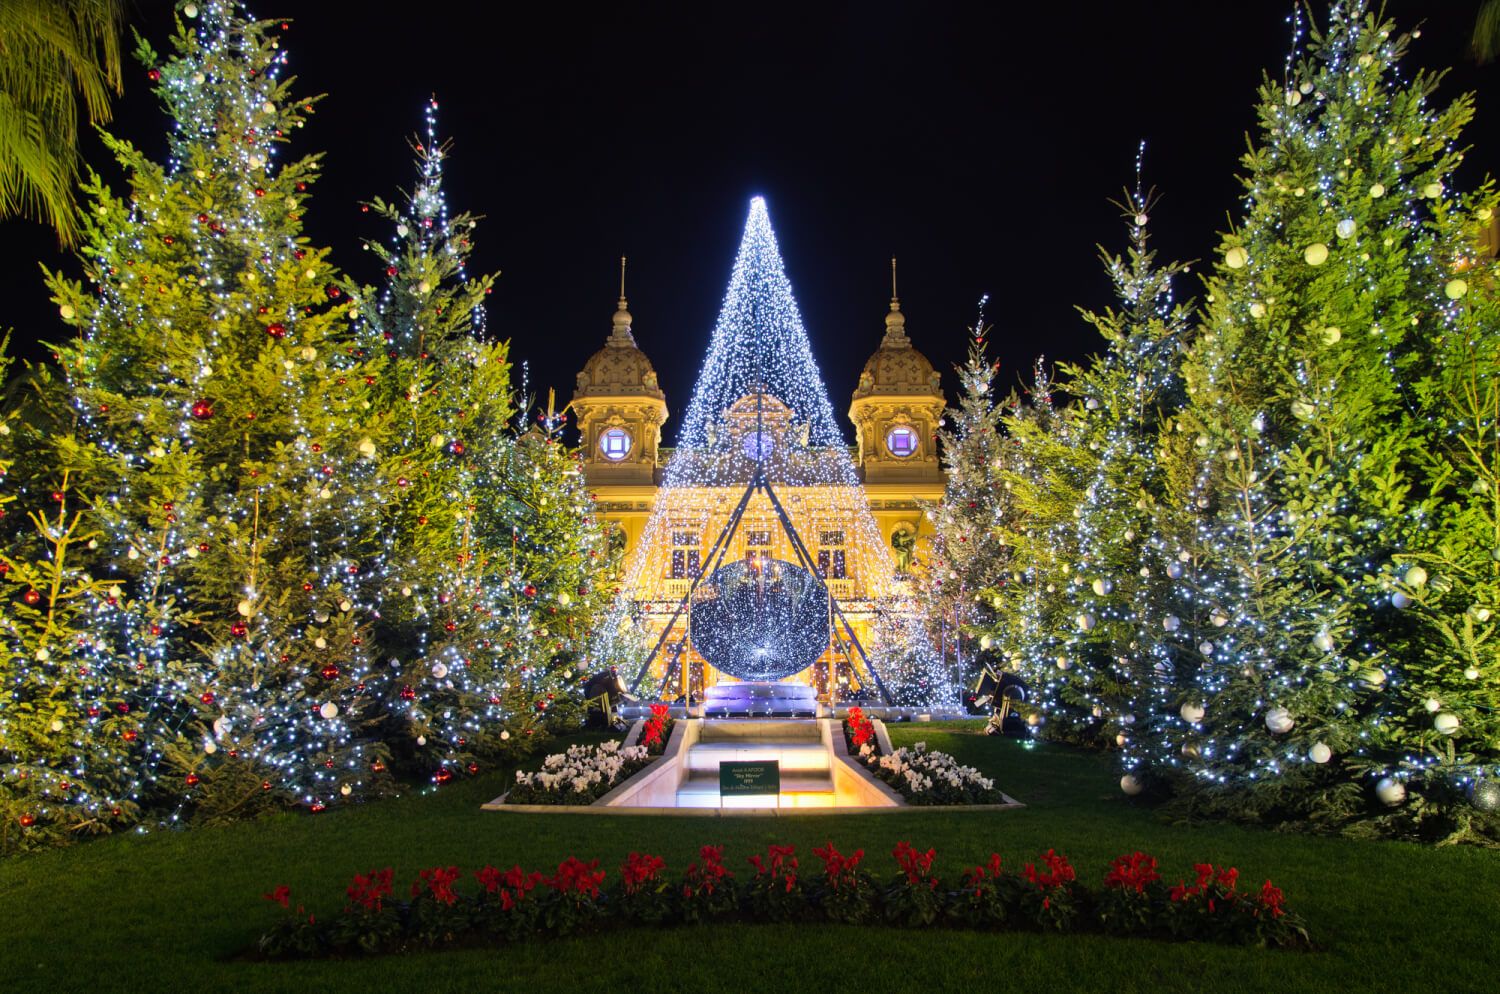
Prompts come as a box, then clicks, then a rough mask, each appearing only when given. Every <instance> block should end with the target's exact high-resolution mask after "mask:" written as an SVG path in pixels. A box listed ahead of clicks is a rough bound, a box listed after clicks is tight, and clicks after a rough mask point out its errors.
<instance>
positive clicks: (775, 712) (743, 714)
mask: <svg viewBox="0 0 1500 994" xmlns="http://www.w3.org/2000/svg"><path fill="white" fill-rule="evenodd" d="M817 714H818V694H817V691H815V690H814V689H813V688H812V687H809V686H808V685H807V684H805V683H718V684H714V685H713V686H712V687H709V688H708V689H707V690H706V691H704V692H703V716H704V717H705V718H813V717H816V716H817Z"/></svg>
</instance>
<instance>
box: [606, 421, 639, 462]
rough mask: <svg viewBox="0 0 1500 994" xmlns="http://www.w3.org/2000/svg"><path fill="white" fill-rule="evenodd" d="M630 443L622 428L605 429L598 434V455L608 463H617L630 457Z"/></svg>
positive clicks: (630, 440) (626, 432)
mask: <svg viewBox="0 0 1500 994" xmlns="http://www.w3.org/2000/svg"><path fill="white" fill-rule="evenodd" d="M632 442H633V440H632V439H631V437H630V432H628V431H626V430H625V429H624V428H606V429H605V430H604V431H602V432H600V433H599V454H600V455H601V456H603V457H604V458H606V459H608V460H609V461H610V462H619V461H620V460H621V459H624V458H625V457H626V456H628V455H630V448H631V445H632Z"/></svg>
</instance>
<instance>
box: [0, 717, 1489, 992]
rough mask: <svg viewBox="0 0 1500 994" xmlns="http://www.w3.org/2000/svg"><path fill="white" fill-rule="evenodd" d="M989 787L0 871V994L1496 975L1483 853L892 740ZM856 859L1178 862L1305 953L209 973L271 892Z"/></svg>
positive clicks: (414, 821)
mask: <svg viewBox="0 0 1500 994" xmlns="http://www.w3.org/2000/svg"><path fill="white" fill-rule="evenodd" d="M892 735H893V738H894V739H895V740H896V743H897V744H898V745H902V744H910V743H911V742H914V741H917V740H919V739H925V740H926V741H927V743H928V744H929V745H930V746H931V747H933V748H939V749H943V750H945V751H949V752H952V753H954V754H955V755H956V756H958V757H959V758H960V759H961V760H963V761H965V762H968V763H971V764H973V765H976V766H978V767H980V768H981V769H983V770H985V771H986V772H987V773H990V774H991V775H993V776H995V777H996V778H997V780H998V782H999V785H1000V786H1001V787H1002V788H1003V789H1004V790H1005V791H1006V792H1007V793H1009V794H1011V795H1012V796H1014V797H1016V798H1017V799H1018V800H1021V801H1024V802H1026V803H1027V804H1028V805H1029V806H1028V807H1027V808H1025V809H1022V810H1017V811H1000V812H972V813H957V814H954V813H949V812H942V813H931V812H927V813H924V812H921V811H913V812H910V813H901V814H895V815H879V816H865V817H861V816H820V817H809V818H781V819H770V818H739V819H699V818H628V817H608V818H597V819H596V818H590V817H583V816H577V815H556V816H554V815H517V814H495V813H485V812H481V811H480V810H479V807H478V806H479V804H480V802H482V801H484V800H488V799H489V798H490V797H493V796H494V795H495V794H497V793H499V792H500V790H501V789H502V785H503V783H504V777H503V775H502V774H498V773H497V774H496V775H494V776H493V777H489V778H483V779H479V780H476V781H474V782H469V783H463V784H455V785H450V786H449V787H445V788H444V789H443V790H442V791H441V792H440V793H438V794H436V795H429V796H413V797H407V798H403V799H399V800H394V801H388V802H383V803H378V804H372V805H370V806H369V807H368V808H364V809H362V810H358V811H351V812H345V813H338V814H330V815H322V816H318V817H304V816H296V817H294V816H284V817H280V818H277V819H274V820H269V821H262V822H258V823H253V824H243V825H235V826H231V827H227V828H221V829H208V830H201V831H191V832H182V833H156V834H153V835H149V836H145V837H126V838H115V839H105V840H101V841H97V842H92V843H88V844H85V845H81V846H78V847H75V848H73V849H70V850H63V851H58V852H50V853H44V854H40V855H36V856H27V857H21V858H18V859H12V860H9V861H6V862H3V863H0V989H3V990H6V991H10V990H15V991H37V992H51V991H57V992H63V991H92V992H103V991H133V992H135V991H146V992H158V991H210V990H213V991H234V992H256V991H287V992H297V994H307V992H309V991H361V992H376V991H378V992H385V991H407V990H411V991H443V992H446V991H452V992H464V994H471V992H476V991H494V990H526V991H532V992H539V991H549V990H567V991H569V992H582V991H595V990H597V991H644V990H667V991H671V990H686V991H713V992H718V991H722V992H733V994H744V992H746V991H751V990H777V991H780V990H813V989H815V988H822V989H839V990H869V991H887V990H898V991H905V990H910V991H923V992H926V991H964V992H974V991H984V992H989V991H1026V992H1033V994H1034V992H1038V991H1042V992H1049V991H1057V992H1065V991H1066V992H1072V991H1098V992H1101V994H1106V992H1107V994H1128V992H1134V991H1141V992H1145V991H1153V992H1155V991H1205V990H1207V991H1212V992H1213V994H1229V992H1233V991H1262V990H1264V991H1277V992H1294V991H1308V992H1318V994H1327V992H1333V991H1373V990H1383V991H1410V990H1442V991H1446V992H1465V991H1475V992H1478V991H1489V990H1494V989H1496V986H1495V985H1496V984H1497V982H1500V981H1497V978H1500V942H1497V940H1496V936H1497V934H1500V898H1497V896H1496V895H1500V853H1496V852H1490V851H1481V850H1475V849H1442V850H1434V849H1429V848H1423V847H1420V846H1415V845H1407V844H1396V843H1372V842H1352V841H1344V840H1339V839H1329V838H1316V837H1304V836H1296V835H1278V834H1274V833H1270V832H1265V831H1260V830H1256V829H1248V828H1240V827H1231V826H1209V827H1201V826H1198V827H1187V826H1173V825H1167V824H1164V823H1162V822H1161V821H1159V820H1158V819H1157V818H1156V817H1155V816H1154V815H1153V814H1152V813H1151V812H1150V811H1148V810H1145V809H1142V808H1139V807H1136V806H1134V805H1132V804H1131V803H1129V802H1127V801H1125V800H1124V799H1123V798H1122V797H1121V795H1120V793H1119V790H1118V788H1117V787H1116V785H1115V781H1116V774H1115V773H1113V772H1112V771H1111V769H1110V767H1109V765H1108V761H1107V760H1105V759H1103V758H1101V757H1098V756H1094V755H1090V754H1087V753H1081V752H1075V751H1072V750H1069V749H1065V748H1061V747H1055V746H1046V745H1038V746H1036V747H1035V748H1034V749H1030V750H1027V749H1023V748H1022V747H1021V746H1020V745H1019V744H1018V743H1015V742H1011V741H1007V740H1000V739H990V738H985V737H982V736H979V735H976V734H974V733H973V731H972V729H970V728H967V727H964V726H929V725H916V726H895V727H894V728H893V730H892ZM825 839H832V840H833V842H834V843H835V844H836V845H838V846H839V847H840V848H846V849H852V848H858V847H863V848H865V849H866V850H867V851H868V852H869V856H867V861H868V862H869V863H872V864H873V866H872V869H873V870H875V871H876V873H877V875H878V876H881V877H883V876H885V875H886V874H887V873H889V872H892V871H893V870H894V864H893V863H892V862H891V860H890V858H889V856H888V855H887V853H888V852H889V850H890V848H891V847H892V845H893V844H894V843H895V842H896V841H897V840H900V839H909V840H910V841H912V842H913V843H914V844H917V845H919V846H921V847H923V848H926V847H927V846H935V847H936V848H937V850H938V860H939V865H940V868H941V869H942V871H943V872H944V873H945V874H946V875H948V876H955V875H956V874H957V873H958V872H959V871H960V869H961V868H962V867H964V866H966V865H968V864H969V863H971V862H976V861H979V860H981V859H982V858H984V857H986V856H987V855H988V854H989V853H990V852H991V851H998V852H999V853H1000V854H1001V855H1002V856H1003V857H1004V858H1005V862H1006V865H1007V866H1010V867H1012V868H1015V869H1019V867H1020V865H1021V864H1022V863H1023V862H1024V861H1025V860H1027V859H1030V858H1032V857H1034V856H1035V855H1036V854H1037V853H1038V852H1040V851H1042V850H1045V849H1047V848H1048V847H1050V846H1055V847H1057V848H1058V849H1060V850H1061V851H1063V852H1065V853H1066V854H1067V855H1068V856H1069V857H1070V858H1071V859H1072V860H1073V862H1074V863H1075V865H1077V866H1078V867H1079V870H1080V875H1082V876H1086V877H1088V878H1089V879H1091V880H1097V878H1098V877H1100V876H1102V874H1103V870H1104V866H1105V864H1106V862H1107V861H1108V860H1109V859H1110V858H1111V857H1113V856H1115V855H1118V854H1120V853H1122V852H1128V851H1131V850H1134V849H1145V850H1147V851H1149V852H1151V853H1154V854H1155V855H1157V856H1158V857H1159V858H1160V859H1161V860H1162V863H1163V867H1164V870H1166V872H1167V874H1168V875H1169V876H1171V877H1173V878H1174V879H1175V877H1176V876H1177V875H1178V874H1183V875H1185V874H1189V873H1190V872H1191V864H1192V863H1193V862H1194V861H1198V860H1210V861H1213V862H1222V863H1230V864H1234V865H1236V866H1238V867H1239V868H1240V870H1241V871H1242V873H1243V875H1244V878H1245V879H1246V880H1247V882H1249V883H1252V884H1257V885H1258V884H1259V882H1260V881H1261V880H1262V879H1264V878H1266V877H1271V878H1272V879H1274V880H1275V881H1276V883H1277V884H1279V885H1280V886H1282V887H1283V888H1284V889H1285V891H1286V895H1287V900H1288V902H1289V903H1290V904H1291V905H1292V906H1293V907H1294V908H1295V909H1296V910H1298V911H1300V912H1301V913H1302V914H1304V915H1305V916H1306V918H1307V920H1308V922H1309V924H1310V926H1311V928H1312V931H1313V937H1314V939H1315V940H1316V941H1317V942H1318V943H1319V944H1320V945H1321V946H1322V947H1323V949H1322V951H1319V952H1315V953H1293V952H1267V951H1262V950H1255V949H1239V948H1226V947H1220V946H1211V945H1204V944H1197V943H1187V944H1180V943H1163V942H1151V941H1143V940H1121V939H1108V938H1104V937H1100V936H1043V935H1033V934H1026V933H1000V934H981V933H973V932H959V931H950V930H943V929H938V930H933V931H928V932H922V931H915V930H905V929H891V928H884V927H880V928H851V927H831V926H819V927H809V926H745V925H740V926H711V927H700V928H686V927H673V928H664V929H632V930H625V931H615V932H609V933H606V934H602V935H597V936H586V937H581V938H576V939H568V940H562V941H539V942H535V943H531V944H528V945H524V946H520V947H516V948H511V949H500V950H483V951H473V950H471V951H464V952H453V953H430V954H422V955H412V956H403V957H384V958H378V959H366V960H348V961H319V962H295V963H256V962H244V961H236V960H232V959H230V958H229V957H232V956H233V955H234V954H236V953H237V952H239V951H241V950H243V949H244V948H246V947H247V946H248V945H250V944H251V943H253V941H254V939H255V938H256V936H257V935H258V934H259V931H260V930H261V928H262V927H263V926H264V925H265V924H267V923H268V922H269V921H270V920H271V917H272V911H273V910H278V909H273V908H272V907H271V906H270V905H268V904H267V903H266V902H264V901H262V900H261V899H260V896H259V895H260V893H261V892H262V891H266V890H269V889H270V888H271V887H272V886H274V885H276V884H280V883H287V884H290V885H291V886H292V889H293V894H294V897H298V898H302V899H305V900H307V901H308V902H309V904H310V906H311V907H312V908H313V909H325V910H327V911H330V912H331V911H333V910H336V909H337V907H338V906H339V904H340V903H341V898H342V894H343V888H344V885H345V884H346V883H347V882H348V878H349V876H350V875H351V874H352V873H353V872H355V871H359V870H365V869H370V868H375V867H382V866H386V865H391V866H394V867H395V868H396V875H397V880H398V881H400V882H401V883H400V884H399V886H400V887H403V888H404V887H405V881H409V880H410V879H412V878H413V877H415V875H416V871H417V869H418V868H420V867H423V866H430V865H434V864H439V863H443V864H449V863H457V864H458V865H460V866H461V867H463V868H464V869H466V870H471V869H475V868H477V867H479V866H481V865H483V864H484V863H485V862H487V861H488V862H494V863H496V864H497V865H505V866H509V865H510V864H511V863H512V862H515V861H519V862H521V863H522V864H523V865H526V866H528V867H533V866H535V867H539V868H548V867H550V866H553V865H555V864H556V863H557V861H559V860H560V859H562V858H563V857H566V856H568V855H570V854H577V855H579V856H582V857H585V858H594V857H598V858H600V859H602V860H603V863H602V865H603V866H605V867H607V868H609V870H610V873H611V878H613V876H614V874H615V872H616V868H617V867H618V865H619V863H620V862H621V860H622V859H623V857H624V856H625V854H626V853H627V852H629V851H630V850H632V849H637V850H647V851H653V852H658V853H661V854H663V855H665V856H666V858H667V861H668V866H669V869H671V870H672V872H673V873H674V874H675V873H677V872H680V871H681V869H682V868H683V867H684V866H685V865H686V864H687V862H688V861H689V860H690V859H691V858H692V856H693V854H694V852H695V850H696V848H697V846H698V845H700V844H702V843H721V842H722V843H724V844H726V846H727V849H726V857H727V858H728V861H729V862H730V863H731V865H732V866H743V865H744V863H743V861H744V858H745V856H746V855H748V854H749V853H751V852H754V851H758V850H763V849H764V847H765V845H766V844H767V843H769V842H792V843H795V844H796V845H797V846H798V849H799V854H801V855H803V857H804V858H805V859H807V860H808V861H809V862H812V860H811V855H810V852H809V850H810V848H811V847H812V846H814V845H817V844H820V843H822V842H823V841H824V840H825Z"/></svg>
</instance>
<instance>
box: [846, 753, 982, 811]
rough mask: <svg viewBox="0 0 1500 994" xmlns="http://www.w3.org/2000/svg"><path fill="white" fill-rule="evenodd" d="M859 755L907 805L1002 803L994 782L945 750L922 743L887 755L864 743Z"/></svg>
mask: <svg viewBox="0 0 1500 994" xmlns="http://www.w3.org/2000/svg"><path fill="white" fill-rule="evenodd" d="M858 755H859V761H860V762H861V763H864V764H865V766H866V767H867V768H868V769H869V771H870V772H871V773H873V774H874V775H875V776H877V777H879V778H880V779H881V780H884V781H885V782H886V783H888V784H890V786H891V787H892V788H894V789H895V790H896V791H898V792H900V794H901V796H902V797H905V798H906V800H907V803H909V804H919V805H924V804H1004V803H1005V795H1004V794H1003V793H1001V792H1000V789H999V788H998V787H996V786H995V781H993V780H991V779H989V778H988V777H986V776H984V775H982V774H981V773H980V772H979V771H978V770H976V769H974V767H972V766H964V765H962V764H961V763H959V761H958V760H956V759H954V758H953V757H952V756H950V755H948V754H947V753H946V752H937V751H931V752H929V751H928V749H927V747H926V744H925V743H922V742H918V743H917V744H916V745H915V746H913V747H912V748H910V749H907V748H905V747H903V748H900V749H897V750H896V751H895V752H894V753H892V754H891V755H889V756H882V755H880V754H879V753H878V752H877V751H876V750H875V748H874V747H873V745H872V744H871V743H869V742H866V743H865V744H864V745H862V746H860V748H859V753H858Z"/></svg>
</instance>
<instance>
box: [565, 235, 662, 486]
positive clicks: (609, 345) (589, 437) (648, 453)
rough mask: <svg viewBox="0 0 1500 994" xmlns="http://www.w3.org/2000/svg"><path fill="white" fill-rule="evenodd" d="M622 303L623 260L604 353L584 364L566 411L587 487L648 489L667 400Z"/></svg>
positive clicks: (653, 475)
mask: <svg viewBox="0 0 1500 994" xmlns="http://www.w3.org/2000/svg"><path fill="white" fill-rule="evenodd" d="M631 321H632V318H631V316H630V311H629V309H628V307H627V304H626V300H625V259H624V257H623V256H622V257H621V259H620V300H619V303H618V305H617V307H616V309H615V313H614V318H613V321H612V324H613V327H612V329H611V331H610V333H609V338H608V339H606V340H605V342H604V348H602V349H600V350H599V351H598V352H595V353H594V354H593V355H592V356H590V357H589V361H588V362H586V363H584V365H583V370H582V371H581V372H580V373H579V374H578V386H577V389H576V390H575V391H574V393H573V400H572V402H571V406H572V408H573V413H574V415H575V416H576V417H577V418H578V430H579V432H580V433H581V434H582V436H583V440H582V444H583V448H584V451H585V453H586V456H585V460H584V474H585V475H586V476H587V478H588V480H589V482H590V483H616V484H639V485H641V486H647V487H649V486H652V485H653V483H654V480H655V475H656V469H657V458H658V452H659V449H660V446H661V426H662V425H663V424H665V423H666V420H667V399H666V395H665V394H663V393H662V390H661V387H660V386H659V385H658V384H657V382H656V369H655V368H654V367H653V366H652V365H651V360H650V359H647V358H646V353H644V352H642V351H641V350H640V347H639V346H638V345H636V342H635V335H634V334H633V333H632V332H631Z"/></svg>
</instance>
